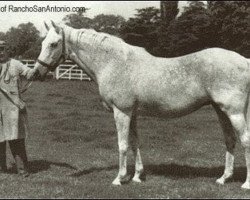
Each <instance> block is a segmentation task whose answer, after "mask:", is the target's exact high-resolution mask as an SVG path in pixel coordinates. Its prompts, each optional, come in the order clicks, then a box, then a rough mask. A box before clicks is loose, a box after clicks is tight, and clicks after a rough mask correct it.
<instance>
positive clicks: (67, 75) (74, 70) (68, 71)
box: [22, 60, 91, 81]
mask: <svg viewBox="0 0 250 200" xmlns="http://www.w3.org/2000/svg"><path fill="white" fill-rule="evenodd" d="M22 63H24V64H27V66H28V67H31V68H33V67H34V64H35V60H22ZM48 75H50V76H51V75H52V76H53V77H54V78H56V79H57V80H58V79H68V80H81V81H82V80H88V81H91V78H90V77H89V76H88V75H87V74H86V73H85V72H84V71H83V70H82V69H81V68H80V67H79V66H78V65H76V64H74V63H73V62H72V61H70V60H66V61H65V62H64V63H62V64H60V65H59V66H58V67H57V68H56V70H55V72H50V73H49V74H48Z"/></svg>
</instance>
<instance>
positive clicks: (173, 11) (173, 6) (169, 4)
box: [160, 1, 179, 26]
mask: <svg viewBox="0 0 250 200" xmlns="http://www.w3.org/2000/svg"><path fill="white" fill-rule="evenodd" d="M160 6H161V18H162V21H163V22H164V25H165V26H168V25H169V23H170V22H171V21H172V20H174V19H175V17H176V16H177V14H178V13H179V9H178V1H161V2H160Z"/></svg>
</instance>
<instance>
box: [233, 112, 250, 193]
mask: <svg viewBox="0 0 250 200" xmlns="http://www.w3.org/2000/svg"><path fill="white" fill-rule="evenodd" d="M229 118H230V120H231V123H232V125H233V127H234V128H235V130H236V131H237V132H238V133H239V136H240V141H241V144H242V146H243V147H244V148H245V159H246V167H247V178H246V181H245V183H244V184H243V185H242V186H241V187H242V188H244V189H250V132H249V130H248V128H247V124H246V120H245V115H244V114H243V113H239V114H232V115H230V116H229Z"/></svg>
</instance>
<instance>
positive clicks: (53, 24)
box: [51, 20, 60, 34]
mask: <svg viewBox="0 0 250 200" xmlns="http://www.w3.org/2000/svg"><path fill="white" fill-rule="evenodd" d="M51 24H52V26H53V27H54V28H55V30H56V33H58V34H59V32H60V28H59V27H58V26H57V25H56V24H55V22H53V21H52V20H51Z"/></svg>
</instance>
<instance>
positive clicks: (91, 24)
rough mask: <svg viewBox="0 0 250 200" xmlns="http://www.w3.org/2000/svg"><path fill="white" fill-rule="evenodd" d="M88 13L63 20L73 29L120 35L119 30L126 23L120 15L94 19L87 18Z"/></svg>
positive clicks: (103, 15)
mask: <svg viewBox="0 0 250 200" xmlns="http://www.w3.org/2000/svg"><path fill="white" fill-rule="evenodd" d="M84 14H86V12H78V13H77V14H69V15H66V16H65V17H64V18H63V21H65V23H66V24H67V25H69V26H71V27H73V28H77V29H80V28H93V29H95V30H96V31H100V32H105V33H109V34H112V35H119V29H120V27H121V25H122V24H123V23H124V22H125V19H124V18H123V17H122V16H119V15H105V14H100V15H97V16H95V17H94V18H93V19H91V18H88V17H86V16H85V15H84Z"/></svg>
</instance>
